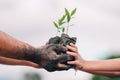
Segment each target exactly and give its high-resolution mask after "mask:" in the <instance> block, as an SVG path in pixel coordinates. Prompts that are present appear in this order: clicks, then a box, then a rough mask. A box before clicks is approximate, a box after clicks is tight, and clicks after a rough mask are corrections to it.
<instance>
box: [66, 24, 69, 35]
mask: <svg viewBox="0 0 120 80" xmlns="http://www.w3.org/2000/svg"><path fill="white" fill-rule="evenodd" d="M68 30H69V22H68V26H67V31H66V34H68Z"/></svg>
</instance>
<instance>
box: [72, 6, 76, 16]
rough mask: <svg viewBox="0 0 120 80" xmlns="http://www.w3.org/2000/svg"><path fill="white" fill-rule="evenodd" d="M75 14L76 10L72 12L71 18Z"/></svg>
mask: <svg viewBox="0 0 120 80" xmlns="http://www.w3.org/2000/svg"><path fill="white" fill-rule="evenodd" d="M75 13H76V8H75V9H73V10H72V12H71V16H73V15H74V14H75Z"/></svg>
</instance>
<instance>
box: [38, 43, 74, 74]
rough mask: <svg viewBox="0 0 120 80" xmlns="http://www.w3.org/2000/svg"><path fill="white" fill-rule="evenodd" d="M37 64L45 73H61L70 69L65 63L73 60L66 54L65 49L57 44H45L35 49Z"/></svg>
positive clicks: (70, 66)
mask: <svg viewBox="0 0 120 80" xmlns="http://www.w3.org/2000/svg"><path fill="white" fill-rule="evenodd" d="M37 52H38V53H37V58H39V59H38V60H39V61H38V62H37V63H38V64H39V65H40V66H41V67H43V68H44V69H46V70H47V71H49V72H51V71H56V70H58V71H61V70H68V69H70V68H72V67H73V66H72V65H68V64H67V61H71V60H73V57H72V56H70V55H67V54H66V48H65V47H63V46H60V45H57V44H47V45H45V46H42V47H41V48H38V49H37Z"/></svg>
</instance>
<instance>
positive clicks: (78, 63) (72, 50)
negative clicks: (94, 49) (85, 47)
mask: <svg viewBox="0 0 120 80" xmlns="http://www.w3.org/2000/svg"><path fill="white" fill-rule="evenodd" d="M66 47H67V48H68V50H69V51H67V54H68V55H71V56H73V57H74V58H75V60H74V61H68V62H67V63H68V64H70V65H74V68H75V69H76V70H81V69H82V67H83V63H84V60H83V58H82V57H81V56H80V55H79V53H78V48H77V46H76V45H75V44H73V43H70V45H67V46H66Z"/></svg>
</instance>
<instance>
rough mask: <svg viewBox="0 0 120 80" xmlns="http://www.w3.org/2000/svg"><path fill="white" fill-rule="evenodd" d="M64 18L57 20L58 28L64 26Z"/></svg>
mask: <svg viewBox="0 0 120 80" xmlns="http://www.w3.org/2000/svg"><path fill="white" fill-rule="evenodd" d="M65 17H66V15H63V16H62V18H60V19H59V20H58V24H59V26H61V25H62V24H64V22H63V21H64V19H65Z"/></svg>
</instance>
